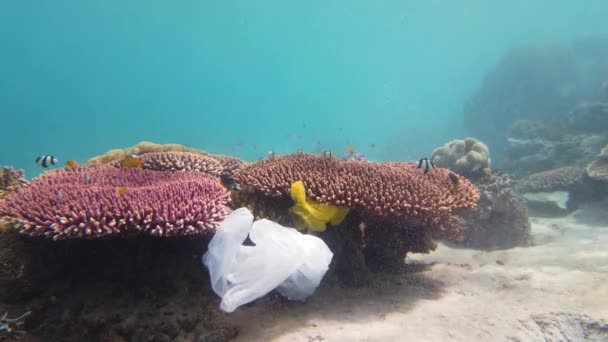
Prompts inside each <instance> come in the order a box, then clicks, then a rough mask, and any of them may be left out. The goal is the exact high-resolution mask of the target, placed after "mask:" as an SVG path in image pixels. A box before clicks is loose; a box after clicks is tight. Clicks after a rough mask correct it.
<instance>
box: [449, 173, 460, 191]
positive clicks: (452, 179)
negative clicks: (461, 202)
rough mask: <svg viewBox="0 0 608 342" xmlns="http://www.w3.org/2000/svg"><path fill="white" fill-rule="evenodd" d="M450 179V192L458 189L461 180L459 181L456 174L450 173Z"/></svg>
mask: <svg viewBox="0 0 608 342" xmlns="http://www.w3.org/2000/svg"><path fill="white" fill-rule="evenodd" d="M448 178H450V185H449V187H450V190H454V189H456V188H457V187H458V183H459V182H460V180H459V179H458V176H456V175H455V174H454V173H452V172H450V173H449V174H448Z"/></svg>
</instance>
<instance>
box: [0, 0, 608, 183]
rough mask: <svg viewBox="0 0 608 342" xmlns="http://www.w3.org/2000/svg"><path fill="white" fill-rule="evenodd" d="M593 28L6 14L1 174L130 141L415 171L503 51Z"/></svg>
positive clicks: (269, 12) (444, 20) (266, 13)
mask: <svg viewBox="0 0 608 342" xmlns="http://www.w3.org/2000/svg"><path fill="white" fill-rule="evenodd" d="M606 18H608V1H606V0H585V1H580V0H572V1H559V0H547V1H541V0H535V1H531V0H510V1H502V0H496V1H491V0H468V1H466V0H460V1H457V0H453V1H446V0H417V1H405V0H395V1H380V2H376V1H353V0H348V1H328V0H323V1H301V2H295V1H279V0H277V1H261V0H260V1H213V2H211V1H193V0H192V1H172V2H170V1H156V0H154V1H153V0H146V1H134V0H132V1H124V0H120V1H118V0H104V1H86V0H82V1H76V0H72V1H68V0H38V1H24V0H15V1H12V0H5V1H2V2H0V42H1V43H2V46H1V51H2V54H1V55H0V75H1V76H0V105H1V107H0V113H2V114H1V115H2V120H1V122H2V147H1V148H0V164H12V165H14V166H16V167H19V168H25V169H26V172H27V174H28V176H34V175H36V174H37V173H39V172H40V168H39V167H37V165H35V164H34V159H35V158H36V156H37V155H39V154H45V153H46V154H53V155H55V156H57V157H58V158H59V159H60V160H61V164H62V165H63V163H64V162H65V161H66V160H68V159H76V160H79V161H85V160H86V159H88V158H89V157H92V156H94V155H98V154H101V153H104V152H105V151H106V150H108V149H111V148H117V147H126V146H129V145H132V144H134V143H137V142H139V141H141V140H148V141H154V142H161V143H169V142H175V143H182V144H186V145H190V146H193V147H197V148H202V149H205V150H208V151H210V152H215V153H226V154H233V155H237V156H240V157H242V158H245V159H256V158H258V157H259V156H262V155H265V154H266V152H267V151H268V150H269V149H273V150H275V151H276V152H277V153H286V152H293V151H295V150H296V149H299V148H302V149H305V150H308V151H313V150H315V149H316V148H317V147H318V146H317V145H318V144H319V143H320V144H321V147H320V149H333V150H335V151H339V152H342V151H343V150H344V148H345V147H346V146H348V145H352V146H354V147H355V148H357V149H358V150H359V151H360V152H363V153H365V154H367V155H368V156H369V157H370V158H371V159H375V160H380V159H410V158H418V157H421V156H426V155H428V154H430V152H431V151H432V149H433V148H434V147H435V146H437V145H439V144H442V143H444V142H445V141H446V140H449V139H452V138H456V137H462V136H463V135H464V134H466V131H465V130H464V127H463V125H462V123H461V121H462V120H461V115H462V114H461V109H462V105H463V102H464V101H465V100H466V98H467V97H468V96H470V95H471V94H472V92H473V91H474V90H475V89H476V87H478V86H479V82H480V80H481V78H482V77H483V75H484V73H485V72H486V71H487V69H488V68H489V67H491V66H492V65H493V64H494V63H496V61H497V59H498V58H499V57H500V56H501V55H502V54H503V53H504V52H505V51H506V50H507V49H508V48H509V47H510V46H512V45H513V44H519V43H527V42H544V41H556V40H565V39H570V38H574V37H578V36H580V35H585V34H594V33H606V32H608V20H606ZM371 144H374V145H375V147H372V145H371Z"/></svg>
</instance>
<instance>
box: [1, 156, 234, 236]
mask: <svg viewBox="0 0 608 342" xmlns="http://www.w3.org/2000/svg"><path fill="white" fill-rule="evenodd" d="M119 189H121V191H118V190H119ZM124 190H126V191H124ZM228 200H229V195H228V193H227V192H226V191H225V190H224V188H223V187H222V186H221V185H220V184H219V183H218V182H217V180H216V179H215V178H213V177H211V176H208V175H206V174H203V173H196V172H183V173H171V172H158V171H150V170H143V169H136V168H111V167H104V166H88V167H77V168H73V169H58V170H53V171H50V172H47V173H45V174H43V175H42V176H40V177H38V178H36V179H35V180H34V181H32V183H30V184H29V185H27V186H24V187H22V188H20V189H19V190H18V191H16V192H13V193H10V194H9V195H8V196H7V197H6V199H5V201H4V202H3V203H2V204H0V217H3V218H4V219H5V220H6V221H8V222H9V223H11V224H12V225H13V226H14V227H15V228H17V229H18V230H19V231H20V232H21V233H24V234H27V235H31V236H46V237H49V238H53V239H56V240H57V239H66V238H82V237H85V238H97V237H102V236H108V235H117V234H131V233H133V234H137V233H144V234H150V235H155V236H176V235H189V234H197V233H203V232H206V231H209V230H211V229H213V228H214V227H216V226H217V224H219V222H220V221H221V220H222V219H223V218H224V217H225V215H226V210H227V209H226V207H225V204H226V203H227V202H228Z"/></svg>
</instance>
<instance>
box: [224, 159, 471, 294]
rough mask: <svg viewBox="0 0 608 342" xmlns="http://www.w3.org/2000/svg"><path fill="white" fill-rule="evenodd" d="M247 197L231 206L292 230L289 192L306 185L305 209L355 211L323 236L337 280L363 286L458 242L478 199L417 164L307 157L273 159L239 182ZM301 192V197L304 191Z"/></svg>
mask: <svg viewBox="0 0 608 342" xmlns="http://www.w3.org/2000/svg"><path fill="white" fill-rule="evenodd" d="M234 180H235V181H236V182H238V183H239V184H240V185H241V188H242V190H241V191H233V193H232V198H233V202H232V205H235V206H240V205H245V206H247V207H248V208H250V210H251V211H252V212H253V213H254V215H256V216H257V217H261V218H270V219H272V220H274V221H277V222H279V223H281V224H282V225H286V226H293V224H294V223H297V220H295V218H294V217H293V215H287V213H288V210H289V208H290V207H291V206H292V205H293V201H292V199H291V197H290V192H291V186H292V185H293V184H294V183H295V184H298V181H300V182H301V183H302V184H303V185H304V189H305V192H306V197H307V201H308V200H311V201H314V202H316V203H318V204H321V205H333V206H340V207H344V208H350V211H349V213H348V215H347V216H346V217H345V219H344V221H343V222H341V223H339V222H334V223H335V225H332V226H331V228H330V229H327V230H326V231H324V232H322V233H321V235H320V236H321V238H323V239H324V240H325V241H326V243H327V244H328V245H329V246H330V249H331V250H332V252H334V261H333V262H332V265H331V266H330V270H332V272H336V274H337V275H338V277H339V278H340V279H341V280H342V281H343V282H344V283H347V284H352V285H361V284H364V283H366V279H369V275H370V272H371V271H374V270H379V271H382V270H385V269H391V268H393V266H400V267H403V265H404V263H403V260H404V257H405V255H406V253H408V252H416V253H428V252H429V251H431V250H433V249H434V248H435V244H434V242H433V239H458V238H460V236H461V235H462V228H463V226H462V221H461V220H460V219H458V218H457V217H456V216H455V215H454V213H455V212H457V211H459V210H461V209H464V208H471V207H474V206H475V205H476V202H477V200H478V196H479V194H478V192H477V189H476V188H475V186H474V185H473V184H472V183H471V182H470V181H468V180H466V179H465V178H464V177H462V176H459V175H456V174H455V173H452V172H451V171H448V170H446V169H441V168H436V169H433V170H432V171H430V172H428V173H424V172H423V170H421V169H419V168H417V166H416V165H414V164H412V163H409V162H408V163H397V162H386V163H372V162H367V161H357V160H344V159H341V158H336V157H331V156H329V155H327V154H326V155H323V156H317V155H309V154H303V153H297V154H294V155H285V156H274V157H273V158H270V159H268V160H262V161H258V162H256V163H252V164H250V165H248V166H246V167H243V168H241V169H240V170H238V171H237V172H236V173H235V174H234ZM304 189H302V190H304Z"/></svg>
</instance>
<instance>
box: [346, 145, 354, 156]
mask: <svg viewBox="0 0 608 342" xmlns="http://www.w3.org/2000/svg"><path fill="white" fill-rule="evenodd" d="M344 149H345V150H346V151H347V152H348V153H349V154H354V153H355V148H354V147H352V146H347V147H346V148H344Z"/></svg>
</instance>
